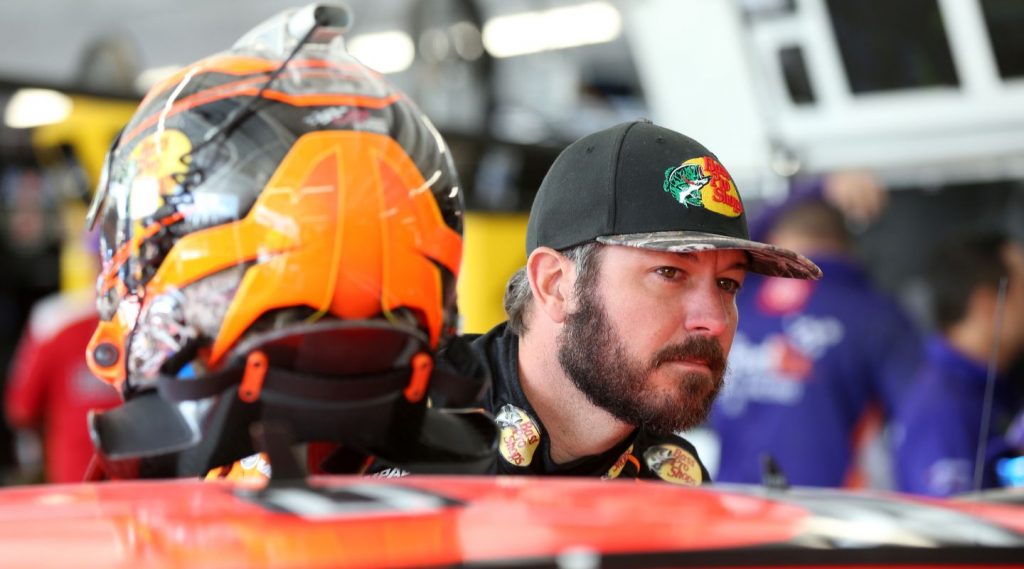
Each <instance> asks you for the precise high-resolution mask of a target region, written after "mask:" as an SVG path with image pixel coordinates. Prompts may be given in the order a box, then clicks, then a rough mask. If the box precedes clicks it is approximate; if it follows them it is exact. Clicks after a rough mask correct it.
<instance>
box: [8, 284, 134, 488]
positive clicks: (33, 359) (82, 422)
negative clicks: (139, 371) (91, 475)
mask: <svg viewBox="0 0 1024 569" xmlns="http://www.w3.org/2000/svg"><path fill="white" fill-rule="evenodd" d="M97 320H98V319H97V316H96V309H95V307H94V306H93V302H92V298H91V297H90V296H89V295H74V294H55V295H52V296H49V297H47V298H44V299H43V300H41V301H39V302H38V303H37V304H36V305H35V306H34V307H33V308H32V313H31V315H30V316H29V322H28V325H27V326H26V328H25V332H24V333H23V334H22V337H21V340H20V342H19V345H18V350H17V352H16V354H15V356H14V360H13V362H12V365H11V372H10V376H9V378H8V383H7V393H6V400H5V407H6V412H7V420H8V422H9V423H10V425H11V426H12V427H13V428H15V429H19V430H31V431H41V435H42V438H43V458H44V461H45V475H46V481H48V482H57V483H65V482H81V481H82V478H83V476H84V474H85V469H86V467H87V466H88V464H89V460H90V458H91V457H92V453H93V446H92V442H91V441H90V438H89V431H88V427H87V424H86V416H87V415H88V413H89V410H91V409H109V408H111V407H114V406H116V405H117V404H118V403H120V401H121V399H120V397H118V394H117V392H116V391H115V390H114V389H113V388H111V387H110V386H109V385H107V384H105V383H103V382H102V381H100V380H99V379H97V378H96V376H94V375H93V374H92V372H90V371H89V368H88V366H87V365H86V362H85V348H86V346H87V345H88V343H89V339H90V338H91V337H92V333H93V331H94V330H95V329H96V323H97ZM21 466H22V468H23V469H24V468H25V467H30V466H31V465H26V464H22V465H21Z"/></svg>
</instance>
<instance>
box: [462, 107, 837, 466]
mask: <svg viewBox="0 0 1024 569" xmlns="http://www.w3.org/2000/svg"><path fill="white" fill-rule="evenodd" d="M526 251H527V256H528V260H527V263H526V266H525V267H523V268H522V269H521V270H520V271H519V272H518V273H516V274H515V275H514V276H513V277H512V278H511V280H510V281H509V285H508V289H507V291H506V296H505V309H506V312H507V313H508V316H509V320H508V321H507V322H505V323H503V324H501V325H499V326H497V327H496V328H494V329H493V330H491V331H490V332H489V333H487V334H485V335H483V336H480V337H477V338H475V339H474V340H473V342H472V348H473V350H474V351H475V352H476V354H477V356H479V357H481V358H482V359H483V360H484V361H486V362H487V365H488V366H489V368H490V371H491V376H492V382H493V385H492V388H491V390H490V392H489V393H488V394H487V396H486V398H485V399H486V401H485V406H487V407H488V410H489V411H490V412H492V413H493V414H494V415H495V418H496V420H497V422H498V425H499V426H500V428H501V440H500V441H499V448H500V453H501V456H500V457H499V458H498V460H497V471H498V473H500V474H544V475H570V476H602V477H605V478H626V477H629V478H656V479H657V478H660V479H663V480H667V481H670V482H676V483H681V484H691V485H693V484H700V483H703V482H707V481H708V479H709V476H708V472H707V469H706V468H705V467H704V465H703V464H702V463H701V461H700V459H699V457H698V456H697V452H696V451H695V450H694V448H693V446H692V445H690V443H689V442H687V441H686V440H684V439H683V438H681V437H679V436H677V435H676V434H675V433H676V432H678V431H681V430H685V429H688V428H690V427H694V426H696V425H699V424H700V423H702V422H703V421H704V419H705V418H706V417H707V414H708V412H709V410H710V409H711V404H712V402H713V401H714V399H715V396H716V394H717V393H718V392H719V390H720V389H721V386H722V379H723V376H724V374H725V367H726V365H725V362H726V356H727V355H728V353H729V348H730V346H731V344H732V339H733V334H734V333H735V331H736V322H737V317H738V315H737V310H736V302H735V300H736V294H737V293H738V292H739V290H740V287H741V286H742V284H743V280H744V278H745V276H746V274H747V272H748V271H752V272H756V273H761V274H766V275H774V276H783V277H791V278H802V279H808V278H810V279H817V278H820V276H821V271H820V270H819V269H818V267H817V266H816V265H814V263H812V262H811V261H809V260H807V259H806V258H804V257H802V256H800V255H798V254H797V253H794V252H792V251H788V250H785V249H780V248H778V247H774V246H771V245H767V244H764V243H758V242H754V241H750V240H749V237H748V231H747V222H746V216H745V214H744V211H743V202H742V200H741V199H740V195H739V193H738V191H737V189H736V186H735V184H734V182H733V180H732V178H731V176H730V175H729V173H728V171H726V169H725V167H724V166H723V165H722V164H721V162H719V161H718V159H717V158H716V157H715V155H714V154H712V153H711V152H710V151H708V150H707V149H706V148H705V147H704V146H702V145H701V144H700V143H698V142H697V141H695V140H693V139H691V138H689V137H687V136H684V135H682V134H680V133H677V132H674V131H671V130H669V129H666V128H662V127H659V126H657V125H654V124H652V123H650V122H649V121H636V122H631V123H625V124H621V125H618V126H615V127H612V128H609V129H607V130H603V131H600V132H597V133H595V134H592V135H589V136H586V137H584V138H582V139H580V140H578V141H576V142H575V143H573V144H572V145H570V146H569V147H568V148H566V149H565V151H563V152H562V153H561V154H560V155H559V157H558V159H557V160H556V161H555V163H554V164H553V165H552V167H551V170H550V171H549V172H548V174H547V176H546V177H545V178H544V181H543V182H542V183H541V187H540V189H539V191H538V194H537V198H536V200H535V201H534V203H533V207H532V209H531V212H530V220H529V225H528V228H527V236H526Z"/></svg>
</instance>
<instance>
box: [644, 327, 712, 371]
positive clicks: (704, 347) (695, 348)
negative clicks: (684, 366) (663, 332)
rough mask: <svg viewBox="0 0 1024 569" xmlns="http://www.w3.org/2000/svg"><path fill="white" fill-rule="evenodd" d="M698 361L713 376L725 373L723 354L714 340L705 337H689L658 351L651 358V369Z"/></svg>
mask: <svg viewBox="0 0 1024 569" xmlns="http://www.w3.org/2000/svg"><path fill="white" fill-rule="evenodd" d="M687 360H700V361H702V362H703V363H704V364H705V365H707V366H708V368H709V369H710V370H711V372H712V373H714V374H715V375H721V374H723V373H725V354H723V353H722V347H721V346H720V345H718V342H716V341H715V340H714V339H712V338H709V337H707V336H690V337H689V338H687V339H686V341H684V342H683V343H681V344H672V345H670V346H665V347H664V348H662V349H660V350H658V352H657V353H655V354H654V357H653V358H651V366H650V367H651V369H652V370H653V369H656V368H658V367H660V366H662V365H664V364H666V363H668V362H676V361H687Z"/></svg>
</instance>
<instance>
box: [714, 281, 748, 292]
mask: <svg viewBox="0 0 1024 569" xmlns="http://www.w3.org/2000/svg"><path fill="white" fill-rule="evenodd" d="M742 286H743V285H741V284H740V283H739V282H737V281H734V280H732V279H718V288H720V289H722V290H724V291H725V292H728V293H732V294H736V293H737V292H739V291H740V288H741V287H742Z"/></svg>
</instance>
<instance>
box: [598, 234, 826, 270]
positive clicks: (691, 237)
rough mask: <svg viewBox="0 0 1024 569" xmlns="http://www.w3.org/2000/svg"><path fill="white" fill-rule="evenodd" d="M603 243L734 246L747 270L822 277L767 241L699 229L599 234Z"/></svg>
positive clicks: (676, 248) (687, 249) (658, 247)
mask: <svg viewBox="0 0 1024 569" xmlns="http://www.w3.org/2000/svg"><path fill="white" fill-rule="evenodd" d="M597 241H598V242H599V243H604V244H605V245H623V246H626V247H637V248H640V249H652V250H655V251H668V252H671V253H694V252H698V251H709V250H712V249H736V250H740V251H746V252H748V253H750V271H751V272H754V273H759V274H762V275H768V276H771V277H785V278H790V279H811V280H818V279H820V278H821V269H820V268H818V265H815V264H814V263H813V262H812V261H811V260H810V259H808V258H807V257H804V256H803V255H801V254H799V253H797V252H795V251H790V250H789V249H783V248H781V247H776V246H774V245H769V244H767V243H760V242H757V241H750V240H748V239H739V238H737V237H727V236H725V235H717V234H715V233H701V232H698V231H666V232H658V233H630V234H627V235H606V236H602V237H598V238H597Z"/></svg>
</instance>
